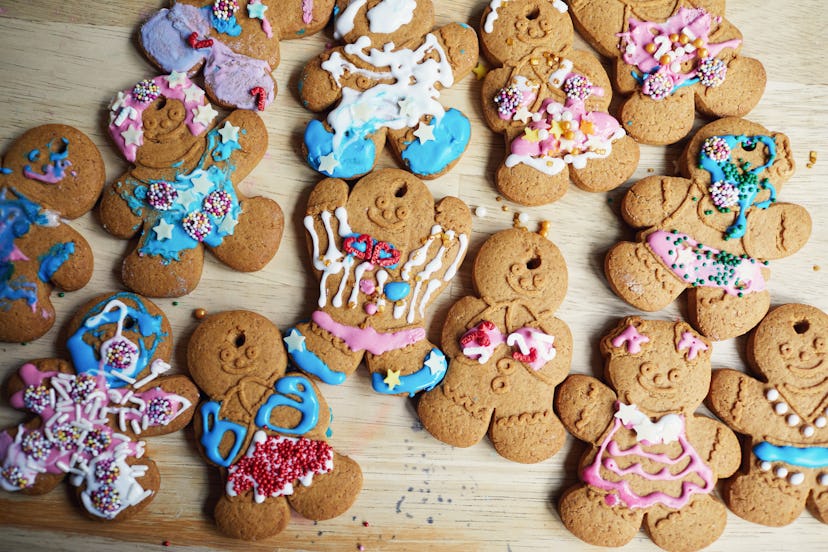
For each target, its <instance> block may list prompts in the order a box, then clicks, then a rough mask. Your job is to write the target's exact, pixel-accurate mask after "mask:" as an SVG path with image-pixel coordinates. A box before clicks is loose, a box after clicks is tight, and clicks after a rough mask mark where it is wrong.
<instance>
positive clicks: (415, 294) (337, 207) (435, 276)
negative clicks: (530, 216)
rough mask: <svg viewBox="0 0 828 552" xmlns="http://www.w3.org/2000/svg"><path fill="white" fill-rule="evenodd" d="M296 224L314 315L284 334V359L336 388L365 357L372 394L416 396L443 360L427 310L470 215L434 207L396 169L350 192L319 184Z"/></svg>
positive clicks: (453, 267)
mask: <svg viewBox="0 0 828 552" xmlns="http://www.w3.org/2000/svg"><path fill="white" fill-rule="evenodd" d="M306 213H307V215H306V216H305V219H304V226H305V229H306V230H307V231H308V245H309V250H310V255H311V264H312V266H313V271H314V273H315V275H316V277H317V278H318V279H319V298H318V301H317V306H318V308H317V310H316V311H314V313H313V314H312V315H311V321H310V322H304V323H300V324H297V325H296V327H294V328H291V329H290V330H289V331H288V333H287V337H285V343H286V344H287V349H288V354H289V355H290V356H291V360H292V362H293V363H294V364H295V365H296V366H297V367H299V368H300V369H301V370H302V371H304V372H306V373H308V374H311V375H313V376H315V377H317V378H319V379H320V380H322V381H324V382H325V383H329V384H340V383H342V382H344V381H345V378H346V377H347V376H348V375H349V374H351V373H352V372H354V371H355V370H356V369H357V366H359V364H360V362H361V361H362V360H363V357H364V359H365V363H366V366H367V367H368V370H369V371H370V372H371V378H372V380H371V384H372V386H373V389H374V391H376V392H378V393H385V394H404V393H407V394H410V395H412V396H413V395H414V394H415V393H417V392H418V391H421V390H423V389H431V388H432V387H434V386H435V385H436V384H437V383H439V382H440V380H441V379H443V375H444V374H445V371H446V366H447V361H446V358H445V355H444V354H443V352H442V351H440V349H439V348H438V347H436V346H434V345H432V344H431V343H430V342H429V341H428V339H426V332H425V328H424V327H423V321H424V317H425V309H426V308H427V307H428V305H429V304H430V303H431V302H432V301H433V300H434V299H435V298H436V297H437V296H438V294H439V293H440V292H441V291H442V290H443V289H445V287H446V286H447V285H448V283H449V282H450V281H451V280H452V278H454V276H455V274H457V270H458V268H459V266H460V263H461V262H462V261H463V258H464V257H465V254H466V250H467V247H468V235H469V232H470V230H471V213H470V212H469V209H468V207H466V205H465V204H464V203H463V202H462V201H460V200H459V199H457V198H455V197H445V198H443V199H441V200H440V201H439V202H437V203H436V204H435V202H434V199H433V197H432V196H431V193H430V192H429V191H428V188H426V186H425V185H424V184H423V183H422V181H420V180H419V179H417V178H416V177H414V176H412V175H411V174H409V173H407V172H405V171H401V170H399V169H384V170H380V171H375V172H373V173H371V174H370V175H368V176H366V177H363V178H362V179H361V180H360V181H359V182H357V183H356V184H355V185H354V187H353V189H352V190H351V189H349V187H348V185H347V184H346V183H345V182H344V181H342V180H338V179H326V180H323V181H321V182H320V183H319V184H317V186H316V188H314V190H313V192H312V193H311V197H310V199H309V200H308V207H307V210H306Z"/></svg>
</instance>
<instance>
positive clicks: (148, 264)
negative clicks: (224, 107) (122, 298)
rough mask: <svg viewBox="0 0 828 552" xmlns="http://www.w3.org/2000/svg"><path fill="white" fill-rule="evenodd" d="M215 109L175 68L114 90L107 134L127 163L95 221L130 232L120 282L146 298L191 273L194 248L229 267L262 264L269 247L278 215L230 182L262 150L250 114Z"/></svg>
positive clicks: (172, 290)
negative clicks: (223, 113) (132, 242)
mask: <svg viewBox="0 0 828 552" xmlns="http://www.w3.org/2000/svg"><path fill="white" fill-rule="evenodd" d="M217 116H218V113H217V112H216V111H215V110H214V109H213V107H212V106H211V105H210V102H208V101H207V99H206V98H205V96H204V91H203V90H202V89H201V88H199V87H198V86H196V85H195V84H193V83H192V82H191V81H190V79H188V78H187V76H186V75H184V74H183V73H171V74H170V75H167V76H161V77H156V78H154V79H145V80H143V81H141V82H139V83H138V84H136V85H135V87H133V88H131V89H129V90H125V91H123V92H119V93H118V96H117V97H116V99H115V101H114V102H113V103H112V105H111V106H110V123H109V132H110V134H111V135H112V139H113V140H114V141H115V143H116V144H117V146H118V148H119V149H120V150H121V152H122V153H123V154H124V157H126V159H127V161H129V162H131V163H133V167H131V168H130V169H129V170H128V171H127V172H126V174H124V175H122V176H121V177H120V178H118V179H117V180H116V181H115V182H113V183H112V185H111V186H109V187H108V188H107V190H106V191H105V192H104V194H103V198H102V200H101V206H100V215H101V221H102V223H103V225H104V228H106V229H107V231H109V232H110V233H111V234H113V235H114V236H116V237H119V238H122V239H127V238H132V237H134V236H137V237H138V242H137V244H136V246H135V247H134V248H133V249H132V251H131V252H130V253H129V254H128V255H127V257H126V258H125V259H124V262H123V266H122V271H121V277H122V279H123V282H124V284H125V285H126V286H127V287H128V288H130V289H132V290H135V291H137V292H139V293H142V294H144V295H148V296H150V297H178V296H181V295H186V294H187V293H190V292H191V291H192V290H193V289H195V287H196V285H198V281H199V280H200V279H201V271H202V265H203V263H204V247H205V246H206V247H208V248H209V249H210V250H211V251H212V252H213V255H215V256H216V257H217V258H218V259H219V260H220V261H221V262H223V263H224V264H226V265H228V266H229V267H231V268H234V269H236V270H240V271H244V272H251V271H255V270H260V269H261V268H263V267H264V266H265V265H266V264H267V263H268V262H269V261H270V259H272V258H273V256H274V255H275V254H276V250H277V249H278V248H279V241H280V240H281V237H282V229H283V227H284V219H283V216H282V210H281V208H280V207H279V205H277V204H276V202H275V201H272V200H270V199H267V198H264V197H245V196H244V195H242V193H241V192H240V191H239V187H238V186H239V183H240V182H241V181H242V180H243V179H244V177H245V176H247V174H248V173H249V172H250V171H252V170H253V168H254V167H255V166H256V164H257V163H258V162H259V160H260V159H261V158H262V156H263V155H264V152H265V150H266V149H267V129H265V126H264V123H263V122H262V120H261V119H260V118H259V116H258V115H256V114H255V113H253V112H250V111H244V110H236V111H233V112H231V113H230V115H228V116H227V118H225V119H224V121H222V122H221V123H219V124H216V121H215V119H216V117H217Z"/></svg>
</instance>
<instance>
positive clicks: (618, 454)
mask: <svg viewBox="0 0 828 552" xmlns="http://www.w3.org/2000/svg"><path fill="white" fill-rule="evenodd" d="M681 422H682V425H681V433H680V434H679V436H678V442H679V444H680V445H681V449H682V452H681V454H679V455H678V456H677V457H676V458H671V457H670V456H668V455H666V454H656V453H648V452H646V451H645V450H644V449H643V448H642V447H641V445H640V444H635V445H633V446H631V447H630V448H628V449H621V448H620V447H619V446H618V443H616V442H615V441H614V440H613V437H614V436H615V434H616V433H617V432H618V429H619V428H620V427H621V426H622V423H621V420H620V419H618V418H615V421H614V425H613V428H612V431H610V433H609V435H607V437H606V439H604V441H603V442H602V443H601V447H600V449H599V451H598V453H597V454H596V455H595V460H594V461H593V463H592V464H590V465H589V466H586V467H585V468H584V469H583V471H582V472H581V479H583V481H584V482H585V483H586V484H588V485H591V486H593V487H597V488H599V489H603V490H605V491H610V492H611V493H614V495H613V494H611V495H609V496H608V497H607V503H608V504H610V505H612V503H614V502H615V500H616V499H615V498H612V499H610V496H616V497H617V499H620V500H621V501H622V502H623V503H624V504H625V505H626V506H628V507H629V508H648V507H650V506H653V505H655V504H663V505H665V506H667V507H668V508H675V509H680V508H683V507H684V506H685V505H686V504H687V503H688V502H689V501H690V497H691V496H692V495H694V494H707V493H710V491H712V490H713V482H714V480H713V471H712V470H711V469H710V467H708V466H707V464H705V463H704V461H702V459H701V457H700V456H699V454H698V453H697V452H696V450H695V449H694V448H693V446H692V445H691V444H690V442H689V441H688V440H687V434H686V427H685V421H684V417H683V416H682V417H681ZM628 456H640V457H642V458H643V459H645V460H650V461H653V462H656V463H658V464H663V465H664V468H663V469H661V470H660V471H658V472H657V473H649V472H647V471H645V470H644V469H643V468H642V467H641V464H640V463H634V464H631V465H630V466H629V467H627V468H624V469H622V468H619V466H618V462H617V461H616V458H624V457H628ZM687 459H689V463H688V464H687V466H686V467H685V468H684V469H683V470H681V471H680V472H679V473H676V474H673V473H671V472H670V467H671V466H675V465H678V464H680V463H681V462H684V461H686V460H687ZM602 468H603V469H606V470H608V471H609V472H610V473H613V474H615V475H617V476H620V477H622V479H620V480H619V481H608V480H607V479H605V478H604V477H603V475H602V474H601V469H602ZM629 475H633V476H637V477H640V478H642V479H644V480H645V481H678V480H680V479H685V478H688V477H689V476H692V475H696V476H698V477H699V478H701V480H702V481H704V486H701V485H699V484H698V483H695V482H693V481H690V480H689V479H688V480H687V481H684V482H682V484H681V494H680V495H679V496H671V495H668V494H666V493H663V492H661V491H654V492H652V493H650V494H647V495H644V496H641V495H639V494H637V493H636V492H635V491H633V490H632V488H631V486H630V483H629V481H627V480H626V479H623V477H624V476H629Z"/></svg>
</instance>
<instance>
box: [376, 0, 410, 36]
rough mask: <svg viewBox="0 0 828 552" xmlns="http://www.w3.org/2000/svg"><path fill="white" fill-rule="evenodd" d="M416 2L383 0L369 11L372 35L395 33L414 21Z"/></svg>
mask: <svg viewBox="0 0 828 552" xmlns="http://www.w3.org/2000/svg"><path fill="white" fill-rule="evenodd" d="M416 8H417V2H416V0H383V1H382V2H380V3H379V4H377V5H376V6H374V7H373V8H371V9H370V10H368V14H367V15H368V21H369V22H370V26H369V29H370V30H371V32H372V33H384V34H388V33H393V32H395V31H396V30H398V29H399V28H400V27H402V26H403V25H407V24H409V23H411V20H412V19H414V10H415V9H416Z"/></svg>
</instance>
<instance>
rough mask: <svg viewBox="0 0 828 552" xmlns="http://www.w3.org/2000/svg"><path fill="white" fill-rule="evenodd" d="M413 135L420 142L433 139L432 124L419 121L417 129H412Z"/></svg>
mask: <svg viewBox="0 0 828 552" xmlns="http://www.w3.org/2000/svg"><path fill="white" fill-rule="evenodd" d="M414 136H416V137H417V139H418V140H420V143H421V144H425V143H426V142H428V141H429V140H434V125H429V124H427V123H423V122H422V121H420V124H419V125H418V126H417V130H415V131H414Z"/></svg>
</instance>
